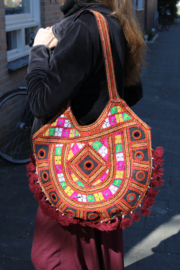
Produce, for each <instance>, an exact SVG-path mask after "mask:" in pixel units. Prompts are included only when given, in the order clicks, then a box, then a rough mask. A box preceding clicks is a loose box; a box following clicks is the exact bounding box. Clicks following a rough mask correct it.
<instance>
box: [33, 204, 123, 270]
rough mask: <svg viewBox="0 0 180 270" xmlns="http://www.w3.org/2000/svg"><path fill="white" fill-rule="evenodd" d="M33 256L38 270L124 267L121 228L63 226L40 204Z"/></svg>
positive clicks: (98, 269)
mask: <svg viewBox="0 0 180 270" xmlns="http://www.w3.org/2000/svg"><path fill="white" fill-rule="evenodd" d="M31 257H32V262H33V264H34V267H35V269H36V270H70V269H71V270H124V261H123V259H124V258H123V235H122V230H121V229H120V228H118V229H117V230H114V231H112V232H101V231H99V230H97V229H93V228H90V227H81V226H80V225H71V226H69V227H67V228H65V227H61V226H60V225H59V224H58V223H57V222H56V221H52V220H50V219H49V218H48V217H46V216H45V215H44V214H43V213H42V211H41V208H40V207H39V208H38V212H37V216H36V226H35V232H34V239H33V246H32V253H31Z"/></svg>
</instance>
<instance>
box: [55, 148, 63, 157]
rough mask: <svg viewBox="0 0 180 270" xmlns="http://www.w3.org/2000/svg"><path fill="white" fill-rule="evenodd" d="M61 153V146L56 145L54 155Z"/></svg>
mask: <svg viewBox="0 0 180 270" xmlns="http://www.w3.org/2000/svg"><path fill="white" fill-rule="evenodd" d="M61 153H62V147H56V151H55V156H60V155H61Z"/></svg>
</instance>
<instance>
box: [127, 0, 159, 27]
mask: <svg viewBox="0 0 180 270" xmlns="http://www.w3.org/2000/svg"><path fill="white" fill-rule="evenodd" d="M132 1H133V5H134V10H135V12H136V15H137V17H138V19H139V21H140V24H141V26H142V28H154V26H155V20H156V18H157V17H158V12H157V6H158V0H132Z"/></svg>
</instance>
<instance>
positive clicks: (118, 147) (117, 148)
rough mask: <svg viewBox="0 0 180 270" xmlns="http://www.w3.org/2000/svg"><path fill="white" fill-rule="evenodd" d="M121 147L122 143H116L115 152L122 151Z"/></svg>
mask: <svg viewBox="0 0 180 270" xmlns="http://www.w3.org/2000/svg"><path fill="white" fill-rule="evenodd" d="M122 151H123V149H122V144H117V145H116V153H119V152H122Z"/></svg>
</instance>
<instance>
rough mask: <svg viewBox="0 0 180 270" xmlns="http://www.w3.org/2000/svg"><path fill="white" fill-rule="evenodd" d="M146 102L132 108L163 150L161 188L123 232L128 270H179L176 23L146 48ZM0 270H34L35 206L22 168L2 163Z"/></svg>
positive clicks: (179, 35) (179, 34)
mask: <svg viewBox="0 0 180 270" xmlns="http://www.w3.org/2000/svg"><path fill="white" fill-rule="evenodd" d="M148 47H149V50H148V55H147V62H148V63H149V64H148V65H147V67H146V68H145V69H144V70H143V71H142V82H143V86H144V98H143V99H142V100H141V101H140V102H139V103H138V104H137V105H136V106H134V107H133V110H134V111H135V113H136V114H137V115H138V116H140V117H141V118H142V119H143V120H144V121H145V122H146V123H147V124H148V125H149V126H151V127H152V141H153V148H156V147H157V146H163V147H164V150H165V155H164V157H165V165H164V168H165V173H164V180H165V184H164V186H163V187H162V188H161V192H160V193H159V194H158V197H157V200H156V203H155V205H154V206H153V207H152V208H151V210H152V213H151V215H150V216H148V217H142V218H141V220H140V221H139V222H138V223H135V224H134V225H133V226H132V227H130V228H128V229H126V230H125V231H124V249H125V266H126V268H125V269H126V270H156V269H158V270H161V269H162V270H174V269H176V270H178V269H180V177H179V175H180V104H179V103H180V21H179V20H178V21H177V24H175V25H173V26H172V27H171V28H170V31H169V32H166V31H164V32H161V33H160V34H159V37H158V39H157V40H156V41H155V43H154V44H150V45H149V46H148ZM0 178H1V180H0V189H1V192H0V220H1V221H0V270H11V269H15V270H24V269H26V270H33V269H34V268H33V266H32V263H31V259H30V253H31V245H32V238H33V230H34V225H35V215H36V210H37V205H38V204H37V202H36V201H35V199H34V198H33V194H32V193H31V192H30V191H29V188H28V179H27V177H26V169H25V166H24V165H13V164H10V163H8V162H5V161H3V160H0Z"/></svg>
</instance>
